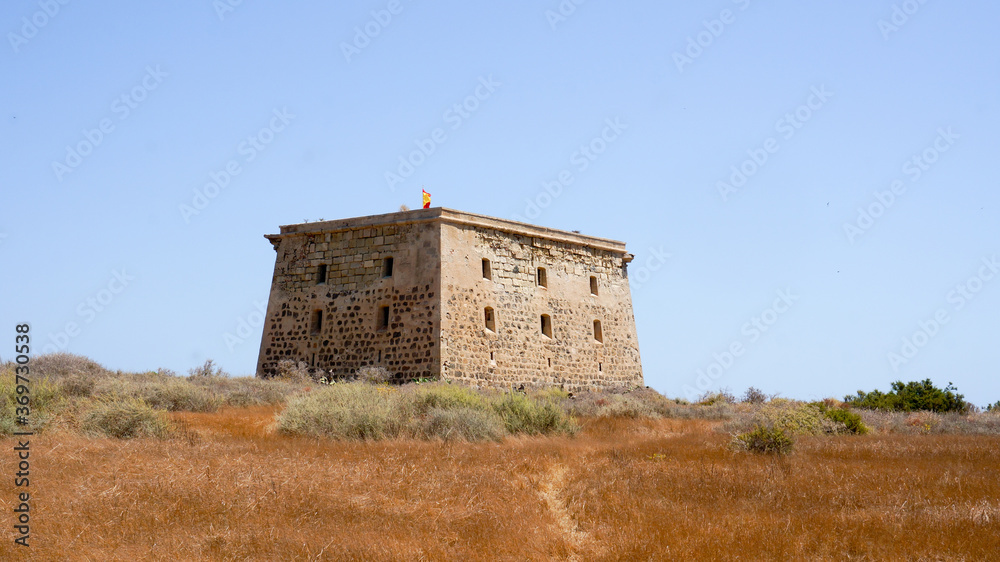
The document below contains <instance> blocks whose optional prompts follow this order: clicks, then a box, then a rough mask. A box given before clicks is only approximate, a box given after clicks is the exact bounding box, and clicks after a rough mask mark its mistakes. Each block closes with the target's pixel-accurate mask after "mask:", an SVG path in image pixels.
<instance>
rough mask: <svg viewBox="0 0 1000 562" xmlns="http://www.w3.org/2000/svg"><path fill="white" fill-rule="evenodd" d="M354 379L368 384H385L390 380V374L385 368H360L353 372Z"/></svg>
mask: <svg viewBox="0 0 1000 562" xmlns="http://www.w3.org/2000/svg"><path fill="white" fill-rule="evenodd" d="M354 379H355V380H357V381H360V382H366V383H369V384H385V383H388V382H390V381H391V380H392V373H391V372H389V370H388V369H386V368H385V367H362V368H360V369H358V370H357V371H355V373H354Z"/></svg>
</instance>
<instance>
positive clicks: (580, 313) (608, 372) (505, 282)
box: [441, 223, 643, 390]
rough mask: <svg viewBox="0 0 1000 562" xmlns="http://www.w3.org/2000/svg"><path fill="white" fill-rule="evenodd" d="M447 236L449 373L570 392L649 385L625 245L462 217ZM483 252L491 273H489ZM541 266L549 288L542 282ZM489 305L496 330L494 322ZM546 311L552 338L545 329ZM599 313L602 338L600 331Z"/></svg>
mask: <svg viewBox="0 0 1000 562" xmlns="http://www.w3.org/2000/svg"><path fill="white" fill-rule="evenodd" d="M441 239H442V248H443V250H444V253H443V256H442V270H441V278H442V282H441V289H442V290H441V293H442V320H441V342H442V344H441V347H442V362H443V365H442V370H441V373H442V377H444V378H447V379H453V380H458V381H462V382H466V383H469V384H472V385H476V386H501V387H506V386H520V385H521V384H524V385H529V386H530V385H562V386H564V387H565V388H567V389H571V390H574V389H580V388H587V387H609V386H641V385H642V384H643V378H642V367H641V362H640V358H639V346H638V341H637V338H636V333H635V319H634V317H633V314H632V304H631V295H630V292H629V287H628V279H627V278H626V268H625V264H624V263H623V260H624V259H625V253H624V251H623V249H624V247H622V249H621V250H617V249H601V248H597V247H592V246H588V245H584V244H579V243H573V242H572V241H559V240H552V239H547V238H542V237H535V236H530V235H528V234H524V233H516V232H503V231H498V230H494V229H491V228H487V227H480V226H470V225H462V224H453V223H445V224H444V225H443V226H442V235H441ZM483 258H486V259H488V260H489V261H490V276H491V277H492V279H485V278H484V276H483V266H482V259H483ZM539 267H542V268H544V269H545V277H546V285H547V286H539V284H538V278H537V275H538V273H537V271H538V268H539ZM591 276H593V277H595V278H596V281H597V294H596V295H594V294H591V282H590V278H591ZM487 307H490V308H492V309H493V316H494V317H493V323H494V329H493V330H490V329H488V328H487V326H486V312H485V311H486V308H487ZM543 314H544V315H548V316H549V318H550V321H551V333H552V335H551V337H549V336H546V335H544V334H543V333H542V320H541V317H542V315H543ZM595 320H597V321H599V322H600V323H601V332H602V334H601V335H602V339H603V342H602V341H598V340H597V339H596V337H595V333H594V321H595Z"/></svg>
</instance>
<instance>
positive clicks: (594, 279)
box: [590, 275, 597, 296]
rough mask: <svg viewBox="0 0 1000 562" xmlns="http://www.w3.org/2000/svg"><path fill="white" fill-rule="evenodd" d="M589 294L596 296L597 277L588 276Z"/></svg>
mask: <svg viewBox="0 0 1000 562" xmlns="http://www.w3.org/2000/svg"><path fill="white" fill-rule="evenodd" d="M590 294H592V295H594V296H597V277H594V276H593V275H591V276H590Z"/></svg>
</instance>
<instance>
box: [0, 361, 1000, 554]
mask: <svg viewBox="0 0 1000 562" xmlns="http://www.w3.org/2000/svg"><path fill="white" fill-rule="evenodd" d="M46 362H48V363H49V364H48V365H46ZM34 364H36V367H37V369H38V370H37V371H36V373H37V375H35V376H32V383H31V384H32V388H33V393H34V394H33V398H35V399H37V403H36V406H37V407H38V409H37V411H33V412H32V419H33V420H34V422H33V423H36V424H37V426H36V427H34V429H36V430H37V431H38V434H37V435H34V436H32V437H31V497H32V500H31V501H32V511H31V547H30V548H29V549H25V548H24V547H20V546H17V545H15V544H14V542H13V533H12V531H10V530H8V531H7V535H8V538H7V539H5V540H4V541H3V542H0V559H4V560H19V559H35V560H55V559H75V560H160V559H170V560H277V559H298V560H421V559H426V560H439V559H448V560H450V559H466V560H496V559H501V560H524V559H529V560H551V559H575V560H621V559H638V560H647V559H665V558H677V559H723V560H763V559H810V560H817V559H818V560H874V559H878V560H883V559H895V560H904V559H905V560H986V559H990V558H991V557H994V556H995V553H996V552H1000V467H998V460H1000V458H998V451H1000V416H998V415H997V414H995V413H965V414H959V413H945V414H942V413H931V412H909V413H905V412H904V413H894V412H885V411H868V410H856V409H850V408H845V407H844V406H845V405H844V404H843V403H840V402H838V401H836V400H828V401H824V402H820V403H811V404H807V403H802V402H797V401H791V400H780V399H769V398H767V397H763V396H761V397H744V398H751V399H750V400H746V401H735V402H734V401H733V400H732V398H731V397H728V396H726V395H725V394H724V393H723V394H715V395H711V396H706V397H705V399H704V400H703V401H702V403H699V404H683V403H679V402H678V401H675V400H669V399H666V398H664V397H662V396H660V395H659V394H656V393H655V392H652V391H651V390H648V389H641V390H636V391H633V392H622V393H618V394H611V395H604V394H602V395H598V394H593V395H590V394H588V395H578V396H572V397H571V396H569V395H568V394H566V393H564V392H561V391H558V390H546V391H538V392H528V393H518V392H507V393H477V392H472V391H469V390H467V389H464V388H461V387H450V386H448V385H442V384H437V383H434V384H425V385H407V386H405V387H388V386H384V385H373V384H370V383H359V382H355V383H338V384H334V385H326V384H319V383H314V382H310V381H306V380H303V379H299V380H269V381H256V380H252V379H228V378H225V377H222V376H220V373H217V372H205V371H206V370H207V371H212V369H211V368H210V366H206V369H203V370H202V372H200V373H195V374H192V375H191V376H189V377H177V376H174V375H172V374H169V373H145V374H136V373H132V374H129V373H114V372H108V371H106V370H104V369H103V368H102V367H101V366H100V365H97V364H95V363H92V362H89V361H86V360H84V359H82V358H79V357H73V356H47V357H46V356H43V357H40V358H38V359H37V360H36V361H35V362H34ZM9 367H10V365H5V366H4V368H3V371H2V372H0V381H2V384H4V385H6V386H4V387H3V389H2V391H3V396H4V399H5V400H6V401H7V402H5V404H4V408H5V409H4V414H3V415H4V416H5V418H4V419H5V420H7V421H6V422H5V423H8V425H7V426H4V427H10V428H12V429H14V430H17V429H18V427H19V426H18V425H17V423H16V418H12V417H11V416H10V415H9V413H8V409H9V407H10V406H11V405H12V403H11V402H10V398H11V396H14V395H16V392H15V393H14V394H12V390H11V387H10V386H9V383H10V381H9V380H7V379H8V378H9V377H10V375H11V372H10V369H9ZM359 405H360V406H361V407H358V406H359ZM841 412H844V413H841ZM848 414H851V415H848ZM754 432H758V433H759V434H760V435H763V436H764V437H768V436H772V437H773V435H774V434H777V433H780V434H781V435H782V436H784V437H785V438H787V439H788V441H790V445H789V447H788V448H787V449H783V450H780V451H778V450H771V449H768V448H766V447H761V448H756V447H754V446H753V443H755V442H756V441H754V440H753V439H752V437H753V436H752V435H750V434H753V433H754ZM2 441H3V444H2V447H3V449H4V450H5V451H8V453H7V454H5V455H2V460H0V467H2V468H0V470H2V471H3V472H4V473H5V474H6V475H9V476H12V475H13V472H14V471H15V470H16V466H15V463H16V460H15V458H14V455H13V453H12V451H13V447H14V446H15V445H16V443H17V440H16V438H14V437H5V438H3V439H2ZM755 451H758V452H760V451H767V452H774V453H775V454H755ZM2 482H3V483H2V484H0V509H2V511H3V513H5V514H7V515H6V516H5V517H7V518H10V517H11V515H12V513H13V511H12V510H13V508H14V507H15V505H14V502H15V500H16V497H17V492H18V490H17V489H16V488H15V486H14V481H13V478H8V477H7V476H4V478H3V479H2ZM5 527H7V528H8V529H10V524H5Z"/></svg>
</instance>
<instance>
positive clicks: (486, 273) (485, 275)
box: [483, 258, 493, 281]
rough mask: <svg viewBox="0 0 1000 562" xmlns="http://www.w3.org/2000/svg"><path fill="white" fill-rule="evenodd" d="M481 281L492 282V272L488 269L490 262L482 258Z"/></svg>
mask: <svg viewBox="0 0 1000 562" xmlns="http://www.w3.org/2000/svg"><path fill="white" fill-rule="evenodd" d="M483 279H489V280H491V281H492V280H493V271H492V270H491V269H490V260H488V259H486V258H483Z"/></svg>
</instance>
